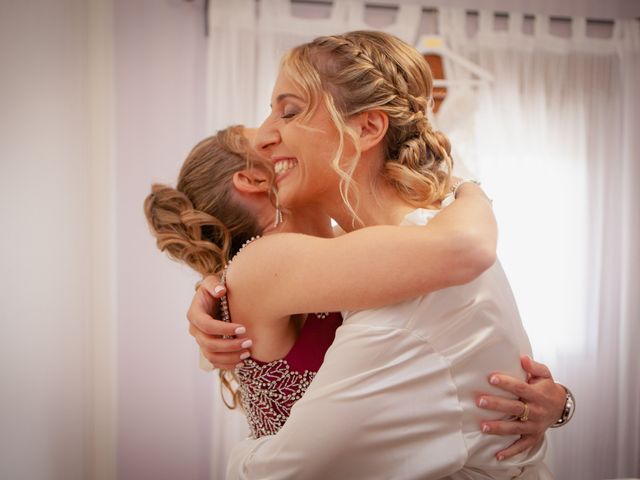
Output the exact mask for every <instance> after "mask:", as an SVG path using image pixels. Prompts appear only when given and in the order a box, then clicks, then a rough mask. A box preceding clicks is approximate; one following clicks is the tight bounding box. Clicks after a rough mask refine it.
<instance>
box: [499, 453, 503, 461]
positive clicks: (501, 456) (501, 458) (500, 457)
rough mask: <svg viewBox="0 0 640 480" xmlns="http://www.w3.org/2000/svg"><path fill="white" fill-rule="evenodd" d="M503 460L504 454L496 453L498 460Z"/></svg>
mask: <svg viewBox="0 0 640 480" xmlns="http://www.w3.org/2000/svg"><path fill="white" fill-rule="evenodd" d="M503 460H504V455H502V454H500V455H498V461H499V462H501V461H503Z"/></svg>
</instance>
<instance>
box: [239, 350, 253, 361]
mask: <svg viewBox="0 0 640 480" xmlns="http://www.w3.org/2000/svg"><path fill="white" fill-rule="evenodd" d="M250 356H251V354H250V353H249V352H244V353H243V354H242V355H240V360H246V359H247V358H249V357H250Z"/></svg>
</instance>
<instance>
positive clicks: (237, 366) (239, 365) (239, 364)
mask: <svg viewBox="0 0 640 480" xmlns="http://www.w3.org/2000/svg"><path fill="white" fill-rule="evenodd" d="M243 365H244V362H239V363H236V368H240V367H242V366H243Z"/></svg>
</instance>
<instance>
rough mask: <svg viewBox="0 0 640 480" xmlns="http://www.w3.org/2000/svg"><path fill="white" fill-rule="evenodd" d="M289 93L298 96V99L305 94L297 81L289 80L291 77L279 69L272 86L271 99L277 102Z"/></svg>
mask: <svg viewBox="0 0 640 480" xmlns="http://www.w3.org/2000/svg"><path fill="white" fill-rule="evenodd" d="M289 95H293V96H295V97H299V98H300V99H302V98H304V96H305V95H304V92H303V91H302V89H301V88H300V86H299V85H298V83H297V82H294V81H293V80H291V77H290V76H289V75H288V74H287V73H286V72H284V71H283V70H282V69H280V71H279V72H278V78H277V79H276V83H275V84H274V86H273V92H272V99H271V100H272V102H274V103H275V102H279V101H282V100H283V99H284V98H286V96H289Z"/></svg>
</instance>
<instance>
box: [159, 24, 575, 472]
mask: <svg viewBox="0 0 640 480" xmlns="http://www.w3.org/2000/svg"><path fill="white" fill-rule="evenodd" d="M430 95H431V77H430V73H429V70H428V67H427V66H426V64H425V63H424V61H423V60H422V58H421V57H420V56H419V55H418V54H417V52H415V50H413V49H411V47H409V46H407V45H406V44H404V43H403V42H401V41H400V40H398V39H396V38H395V37H390V36H388V35H384V34H381V33H374V32H352V33H349V34H345V35H341V36H332V37H321V38H319V39H316V40H315V41H313V42H311V43H309V44H305V45H302V46H300V47H296V48H295V49H293V50H292V51H291V52H289V54H287V56H285V58H284V60H283V63H282V68H281V72H280V76H279V78H278V80H277V82H276V85H275V87H274V92H273V97H272V102H273V103H272V114H271V115H270V116H269V117H268V118H267V120H265V122H264V123H263V125H262V127H261V128H260V130H259V132H258V135H257V139H256V144H257V146H258V148H259V150H260V152H261V153H262V154H263V155H265V156H268V157H269V158H270V159H271V162H272V163H273V166H274V170H275V172H276V178H275V181H276V184H277V186H278V196H279V200H280V202H282V204H283V205H285V206H286V207H287V211H285V212H284V213H285V216H284V223H283V224H282V225H281V226H280V227H279V228H280V229H283V228H284V229H285V230H284V231H286V229H287V228H288V227H287V225H289V227H290V226H291V225H292V222H294V221H295V222H301V223H305V222H307V221H309V218H307V217H306V216H305V214H304V210H300V212H301V213H298V212H299V209H304V208H307V209H308V210H307V212H311V211H316V212H322V214H323V215H324V217H323V218H324V219H325V220H326V219H327V218H328V216H330V217H332V218H334V219H336V220H337V221H338V223H339V224H340V226H341V227H342V228H343V229H344V230H345V231H352V233H349V234H347V235H344V236H342V237H339V238H336V239H319V238H311V237H306V236H303V235H296V234H293V233H273V234H270V235H266V236H264V237H263V238H261V239H259V240H258V241H253V242H251V243H249V244H248V245H246V246H245V247H240V248H237V251H238V252H239V254H238V255H237V256H236V257H235V258H234V260H233V262H232V263H231V264H229V265H231V266H230V268H227V269H226V270H225V272H224V274H223V277H226V278H224V280H226V282H227V285H228V287H229V294H228V298H227V301H228V312H227V313H230V317H231V318H232V319H233V320H234V322H241V323H243V324H245V325H246V333H247V334H248V335H250V336H251V338H252V339H253V340H254V346H253V349H252V359H249V360H248V365H247V363H245V365H241V366H238V367H237V368H236V373H237V374H238V376H239V379H240V383H241V385H242V383H243V381H244V380H243V375H246V377H245V378H247V379H249V380H251V378H252V377H251V373H250V371H251V370H252V369H255V368H257V367H256V365H258V367H259V365H260V361H266V362H270V361H273V360H274V359H282V358H283V357H284V356H286V354H287V352H288V351H289V350H291V349H292V346H293V348H296V347H297V346H298V344H297V343H296V341H295V339H296V336H297V333H298V331H299V330H298V328H299V325H298V324H296V322H295V321H293V320H292V317H291V314H293V313H310V312H317V311H325V310H326V311H335V310H339V309H341V310H344V311H346V312H345V314H344V318H345V324H344V325H343V326H342V327H341V328H339V329H338V330H337V332H336V336H335V342H334V343H333V345H332V347H331V348H330V349H329V350H328V352H327V355H326V357H325V361H324V364H323V366H322V368H320V370H319V371H318V373H317V375H316V376H315V379H314V381H313V383H311V385H310V386H309V387H308V389H306V387H307V384H306V383H308V380H309V378H307V379H303V382H306V383H305V384H304V387H305V389H306V393H305V395H304V396H303V397H302V399H300V400H299V401H298V402H297V403H296V406H295V408H294V409H293V411H292V412H291V417H290V418H289V420H288V421H287V422H286V423H285V424H284V426H283V427H282V428H281V429H280V430H279V431H278V433H277V434H276V435H269V436H263V437H261V438H258V439H255V438H254V439H248V440H247V441H245V442H244V443H243V444H241V445H240V446H239V447H238V448H236V450H235V451H234V455H233V458H232V462H231V464H230V467H229V476H230V477H231V478H236V477H240V478H445V477H446V478H452V479H453V478H456V479H457V478H460V479H462V478H532V479H533V478H549V477H548V473H547V472H546V469H545V468H544V466H543V465H542V462H541V460H542V456H543V454H544V445H543V443H539V444H536V445H528V446H532V447H533V448H531V449H529V450H527V451H525V452H522V453H520V454H518V455H516V456H513V457H511V458H509V459H508V460H507V459H506V455H505V456H503V457H502V458H498V459H496V457H495V456H494V455H495V452H496V451H497V450H499V449H501V448H504V447H506V446H507V445H508V444H509V443H510V442H511V441H513V440H514V439H515V438H509V437H504V438H500V437H496V436H489V435H483V434H482V433H481V432H480V431H479V428H478V425H479V423H480V419H481V416H480V414H479V411H478V410H477V408H476V407H475V401H476V395H477V393H478V392H480V391H482V390H485V388H484V385H483V381H482V380H481V378H482V377H483V376H484V375H485V374H486V373H487V372H491V371H498V370H499V371H506V372H509V373H510V374H512V375H514V376H516V377H520V378H521V379H523V377H524V374H523V372H522V370H521V369H520V362H519V356H520V354H522V353H528V352H530V347H529V344H528V340H527V337H526V334H525V333H524V330H523V329H522V325H521V324H520V321H519V317H518V313H517V309H516V307H515V303H514V301H513V298H512V294H511V291H510V289H509V286H508V283H507V281H506V278H505V277H504V274H503V272H502V269H501V267H500V265H499V264H497V263H494V259H495V257H494V248H495V243H494V242H495V237H494V233H495V232H494V231H493V217H492V216H491V214H490V211H489V209H488V203H487V202H486V201H484V200H482V199H480V200H479V199H478V198H477V195H478V194H479V192H477V191H474V190H473V188H474V187H473V186H469V185H465V187H466V188H467V189H469V190H470V192H469V195H470V198H469V199H471V197H473V195H474V194H476V197H475V202H474V201H471V202H465V200H466V199H465V198H464V197H462V198H459V199H458V200H456V201H455V202H453V204H452V205H451V206H449V207H447V208H446V209H444V210H442V211H441V213H438V212H439V211H440V209H441V207H442V205H443V202H444V201H445V197H446V195H447V193H448V192H449V191H450V188H451V184H452V180H451V175H450V170H451V158H450V155H449V145H448V142H447V141H446V139H445V138H444V137H443V136H442V135H441V134H439V133H436V132H434V131H433V130H432V129H431V127H430V125H429V122H428V121H427V119H426V118H425V115H424V109H425V108H426V106H427V102H428V100H429V99H430ZM185 166H186V165H185ZM183 171H184V169H183ZM242 175H244V177H243V178H240V177H242ZM242 175H240V176H238V178H237V177H236V174H234V176H233V185H234V188H235V189H236V191H241V192H243V193H250V192H254V193H256V192H258V191H261V192H262V194H265V192H268V189H269V186H268V183H266V180H265V178H264V177H260V176H258V178H255V177H254V178H249V177H251V176H252V175H253V174H249V173H243V174H242ZM181 176H182V174H181ZM247 186H251V187H252V188H254V189H253V190H251V189H249V188H246V187H247ZM242 188H245V189H244V190H242ZM260 188H261V189H262V190H259V189H260ZM179 189H180V187H179ZM463 193H464V192H463ZM480 195H481V194H480ZM235 201H236V202H239V203H240V204H242V202H243V201H244V202H246V203H245V204H244V208H245V209H248V210H253V209H254V207H253V206H252V205H253V204H252V203H251V201H249V200H248V199H247V198H243V197H241V196H240V194H238V195H237V197H236V198H235ZM193 206H194V207H195V208H199V207H198V206H197V205H196V202H193ZM436 214H437V215H436ZM298 215H300V218H297V216H298ZM465 215H468V216H465ZM275 217H276V222H275V223H279V222H278V220H279V217H280V212H279V210H276V211H275ZM427 222H429V223H428V224H427ZM457 222H464V224H461V223H457ZM470 222H471V223H470ZM210 223H213V221H211V222H210ZM425 224H427V225H426V226H422V225H425ZM152 225H153V223H152ZM263 225H264V224H263ZM385 225H413V226H404V227H402V228H400V229H398V228H397V227H392V226H385ZM205 226H207V227H208V226H209V225H208V224H207V225H205ZM360 227H368V228H360ZM204 231H205V229H204V228H203V229H202V232H204ZM281 231H283V230H281ZM236 247H237V245H236ZM233 251H234V250H233V249H231V250H230V252H233ZM417 265H419V266H417ZM257 266H258V268H256V267H257ZM485 269H486V271H484V270H485ZM218 270H219V269H218ZM218 270H214V271H204V272H202V273H203V274H207V273H216V271H218ZM481 272H483V273H481ZM439 289H440V290H439ZM435 290H438V291H435ZM427 292H432V293H429V294H426V293H427ZM425 294H426V295H425ZM420 295H423V296H420ZM389 304H393V305H392V306H388V307H384V306H383V305H389ZM195 305H196V306H195V309H196V310H198V309H199V308H200V307H198V306H197V302H196V303H195ZM224 306H225V303H223V307H224ZM193 308H194V304H192V309H193ZM371 308H374V309H373V310H372V309H371ZM364 309H368V310H364ZM200 310H202V308H200ZM205 310H206V307H205ZM200 313H202V312H200ZM191 316H193V314H192V313H190V317H191ZM316 316H317V317H322V316H323V315H320V314H318V315H316ZM305 325H306V324H305ZM234 328H236V325H234ZM226 333H229V331H227V332H226ZM236 333H244V332H239V331H237V330H236ZM301 338H302V335H301ZM283 339H284V340H283ZM233 342H237V343H236V344H235V346H236V348H238V347H239V345H240V341H238V340H233ZM289 373H290V372H287V373H286V374H285V375H283V376H282V377H281V379H282V381H285V380H287V379H289V378H290V375H289ZM492 378H498V379H502V380H503V381H505V377H499V376H492ZM516 382H517V381H516ZM492 383H493V382H492ZM520 384H522V382H520ZM265 388H266V389H268V388H269V387H268V386H265V385H264V383H263V384H260V385H258V388H255V389H253V390H251V391H247V392H246V395H247V396H246V398H248V400H249V402H248V403H250V402H251V401H258V400H260V398H261V397H260V395H261V394H264V391H265ZM556 392H557V391H556ZM493 393H496V394H497V393H498V392H497V391H496V392H493ZM561 395H563V394H561ZM553 396H554V394H548V397H547V399H549V398H550V397H553ZM294 400H297V398H295V399H294ZM543 403H544V402H541V405H542V404H543ZM550 403H553V402H550ZM561 403H562V402H561ZM498 404H499V406H500V410H502V411H508V412H510V413H512V414H514V415H516V416H519V419H520V420H521V421H522V422H518V423H517V422H510V423H511V424H512V425H516V426H517V427H518V428H512V429H510V433H516V434H518V433H531V434H533V430H526V426H527V425H534V424H536V425H537V426H539V423H538V422H541V421H542V419H543V418H544V419H545V421H547V420H549V415H551V417H553V416H554V415H555V417H556V418H558V417H559V416H560V415H559V413H557V414H554V413H550V411H549V410H545V409H544V408H542V407H539V406H538V405H535V408H534V406H533V405H531V404H530V405H527V403H523V402H522V401H520V400H517V399H516V397H514V396H511V397H509V398H507V399H503V400H501V401H500V402H498ZM496 405H497V404H496ZM245 406H246V405H245ZM560 406H561V405H560ZM249 408H250V406H249ZM278 415H280V414H278ZM529 416H530V417H531V421H528V420H529ZM534 417H538V418H535V419H534ZM499 418H501V417H500V416H498V415H496V416H495V417H494V419H499ZM534 420H535V422H534ZM550 423H552V421H551V422H548V423H546V425H549V424H550ZM484 425H485V426H486V427H489V428H492V427H495V426H496V425H497V424H496V423H492V422H487V423H485V424H484ZM523 426H524V429H523ZM539 433H540V432H539V431H538V432H537V436H538V437H539ZM532 438H536V435H532ZM500 460H502V461H500Z"/></svg>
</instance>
